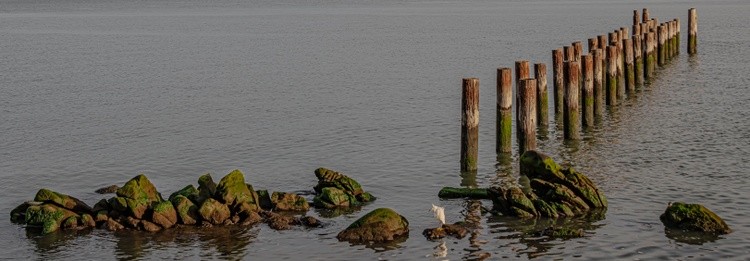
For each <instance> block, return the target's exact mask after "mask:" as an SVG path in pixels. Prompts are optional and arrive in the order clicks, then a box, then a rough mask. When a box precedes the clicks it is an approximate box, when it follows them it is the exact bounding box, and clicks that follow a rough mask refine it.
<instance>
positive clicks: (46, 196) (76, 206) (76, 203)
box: [34, 189, 91, 213]
mask: <svg viewBox="0 0 750 261" xmlns="http://www.w3.org/2000/svg"><path fill="white" fill-rule="evenodd" d="M34 201H39V202H45V203H55V204H57V205H59V206H61V207H64V208H66V209H69V210H72V211H74V212H77V213H91V207H90V206H89V205H87V204H86V203H84V202H83V201H80V200H79V199H77V198H74V197H72V196H68V195H65V194H61V193H57V192H54V191H52V190H49V189H40V190H39V191H38V192H37V193H36V196H35V197H34Z"/></svg>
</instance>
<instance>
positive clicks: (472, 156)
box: [461, 78, 479, 172]
mask: <svg viewBox="0 0 750 261" xmlns="http://www.w3.org/2000/svg"><path fill="white" fill-rule="evenodd" d="M478 145H479V79H477V78H464V79H463V84H462V96H461V171H462V172H463V171H476V170H477V154H478V151H479V146H478Z"/></svg>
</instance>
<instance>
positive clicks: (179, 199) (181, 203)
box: [170, 195, 200, 225]
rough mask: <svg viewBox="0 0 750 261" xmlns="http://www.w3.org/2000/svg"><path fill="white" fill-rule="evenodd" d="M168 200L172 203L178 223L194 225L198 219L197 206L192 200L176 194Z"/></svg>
mask: <svg viewBox="0 0 750 261" xmlns="http://www.w3.org/2000/svg"><path fill="white" fill-rule="evenodd" d="M170 201H171V202H172V204H173V205H174V208H175V210H176V212H177V217H178V220H179V222H180V223H182V224H185V225H195V224H196V223H198V221H200V215H199V214H198V206H196V205H195V203H193V201H191V200H190V199H188V198H187V197H185V196H183V195H177V196H175V197H174V198H172V200H170Z"/></svg>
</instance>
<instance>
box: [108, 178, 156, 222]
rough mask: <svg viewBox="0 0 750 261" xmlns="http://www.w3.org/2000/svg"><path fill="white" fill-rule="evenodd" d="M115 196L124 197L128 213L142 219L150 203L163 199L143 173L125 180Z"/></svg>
mask: <svg viewBox="0 0 750 261" xmlns="http://www.w3.org/2000/svg"><path fill="white" fill-rule="evenodd" d="M117 196H118V197H121V198H124V199H125V202H126V204H127V210H128V211H129V214H131V215H132V216H133V217H135V218H137V219H143V216H144V215H145V214H146V210H148V208H149V207H150V206H151V205H152V204H154V203H157V202H161V201H163V199H162V198H161V195H160V194H159V192H157V191H156V187H154V184H152V183H151V181H149V180H148V178H146V176H145V175H143V174H141V175H138V176H136V177H134V178H132V179H130V180H129V181H128V182H126V183H125V185H124V186H122V187H121V188H119V189H118V190H117ZM110 205H112V204H110Z"/></svg>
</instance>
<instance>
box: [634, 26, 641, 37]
mask: <svg viewBox="0 0 750 261" xmlns="http://www.w3.org/2000/svg"><path fill="white" fill-rule="evenodd" d="M633 35H634V36H635V35H641V24H634V25H633Z"/></svg>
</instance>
